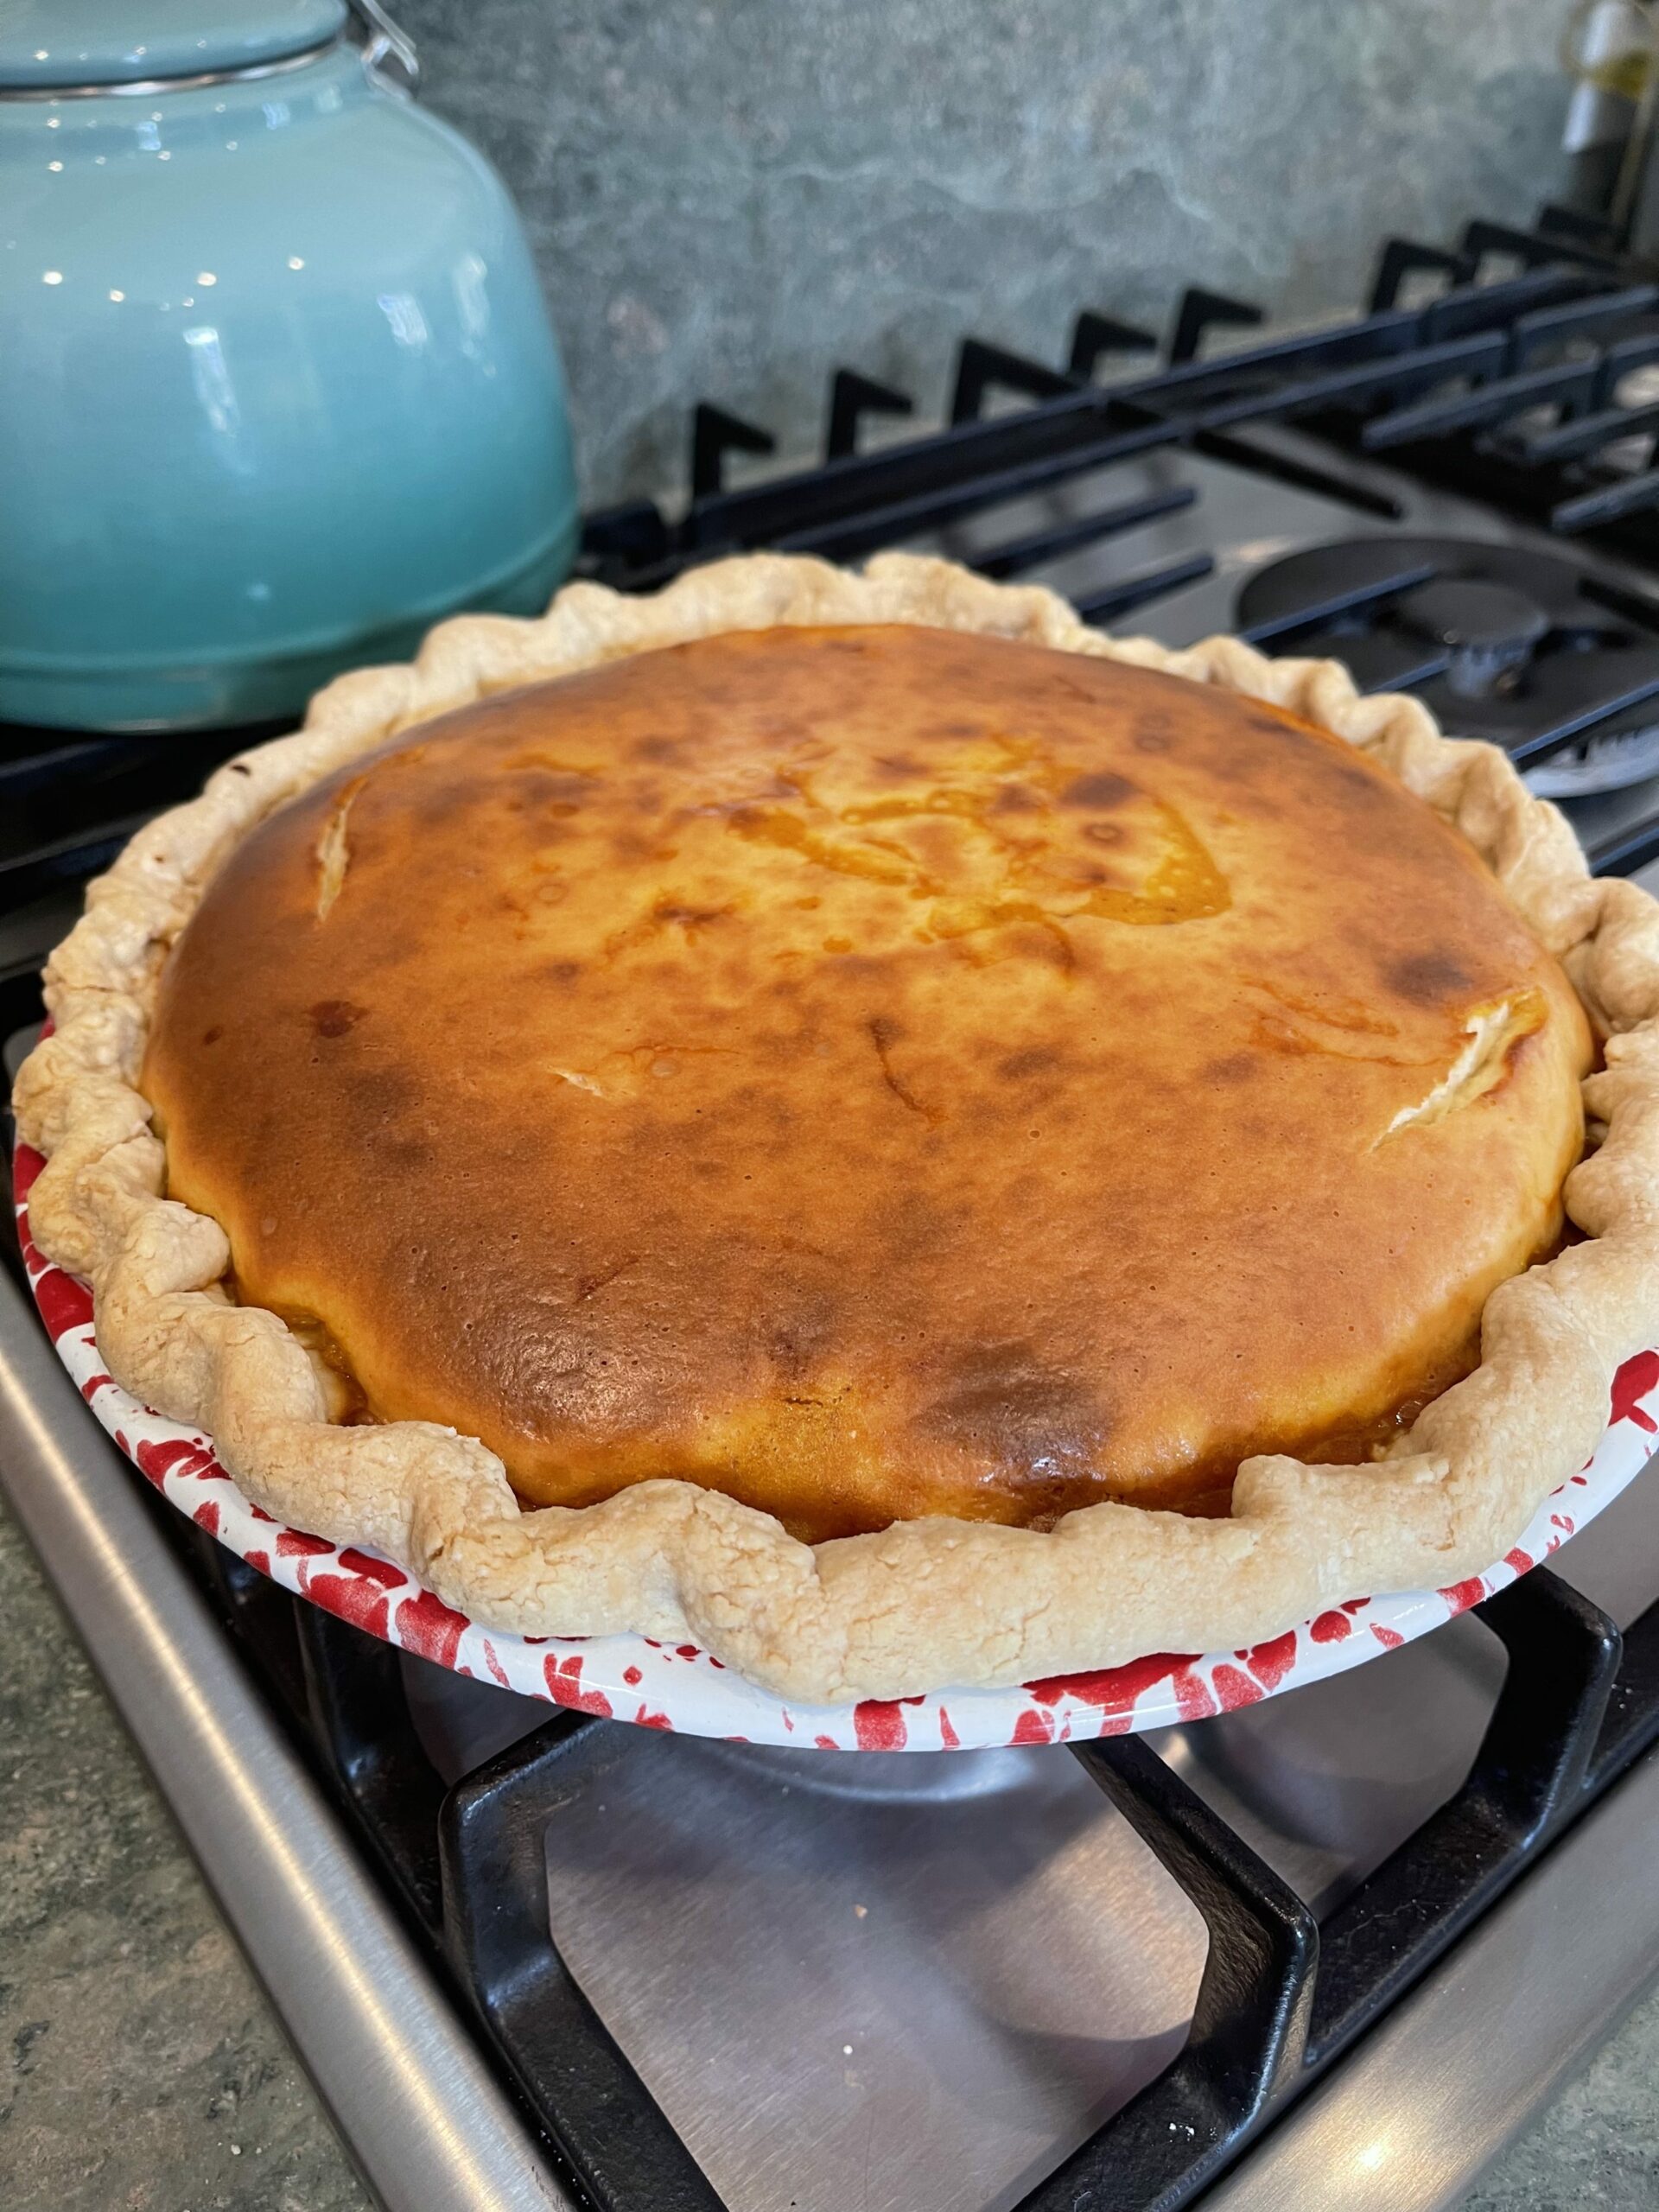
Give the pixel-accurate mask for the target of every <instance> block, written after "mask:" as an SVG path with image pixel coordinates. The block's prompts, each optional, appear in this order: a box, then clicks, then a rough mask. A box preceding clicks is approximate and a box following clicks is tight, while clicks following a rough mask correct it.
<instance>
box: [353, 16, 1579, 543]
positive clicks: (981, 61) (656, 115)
mask: <svg viewBox="0 0 1659 2212" xmlns="http://www.w3.org/2000/svg"><path fill="white" fill-rule="evenodd" d="M394 12H395V13H396V14H397V16H399V17H400V19H401V20H403V21H404V22H405V23H406V25H407V27H408V29H410V31H411V32H412V33H413V35H415V37H416V40H417V41H418V42H419V45H420V48H421V51H422V56H423V61H424V63H425V67H426V88H425V94H424V96H425V98H426V99H428V100H429V103H430V105H432V106H433V107H434V108H435V109H436V110H438V111H440V112H442V113H443V114H446V115H448V116H449V117H450V118H452V119H453V120H454V122H456V123H457V124H460V125H461V128H462V129H463V130H466V131H467V133H468V134H469V135H470V136H471V137H472V138H473V139H474V141H475V142H476V143H478V144H480V146H482V147H483V148H484V149H486V151H487V152H488V153H489V154H490V156H492V157H493V159H494V161H495V162H497V163H498V165H499V168H501V170H502V171H503V173H504V174H505V176H506V178H507V181H508V182H509V184H510V185H511V186H512V189H513V191H514V192H515V194H517V196H518V203H519V205H520V207H522V209H523V211H524V219H525V221H526V223H527V225H528V226H529V230H530V234H531V238H532V240H533V242H534V245H535V249H536V252H537V257H538V258H539V261H540V264H541V267H542V270H543V277H544V279H545V282H546V286H547V292H548V297H549V300H550V303H551V306H552V309H553V315H554V318H555V321H556V324H557V327H558V331H559V335H560V339H561V341H562V344H563V349H564V355H565V360H566V363H567V365H568V367H569V374H570V382H571V389H572V399H573V405H574V409H575V423H576V432H577V437H578V442H579V449H580V454H581V460H582V481H583V492H584V496H585V499H587V501H588V504H589V505H594V504H596V503H601V502H606V501H609V500H612V499H617V498H619V497H621V496H623V495H624V494H626V493H630V492H634V491H639V490H644V489H655V488H658V487H660V486H664V485H671V484H674V483H676V482H677V481H679V480H681V478H682V474H683V448H684V444H685V425H686V417H687V412H688V409H689V405H690V401H691V400H692V399H693V398H695V397H699V396H702V397H713V398H718V399H721V401H723V402H724V403H725V404H728V405H730V406H732V407H734V408H735V409H737V410H739V411H741V412H743V413H745V414H747V415H749V416H752V417H753V418H754V419H756V420H759V421H760V422H762V423H766V424H767V425H768V426H769V427H771V428H772V429H773V430H774V431H775V432H777V433H778V434H779V437H780V440H781V442H783V444H784V445H785V447H786V448H789V449H791V450H795V451H799V450H801V449H803V448H805V447H807V446H810V443H811V442H812V440H813V439H814V438H815V437H816V436H817V432H818V426H819V423H820V420H821V416H822V410H823V404H824V401H823V393H824V382H825V378H826V373H827V372H828V370H829V368H830V367H831V366H832V365H835V364H836V363H840V362H844V363H847V364H849V365H852V366H855V367H858V368H861V369H863V370H864V371H866V372H868V373H869V374H871V375H874V376H876V377H879V378H883V379H885V380H887V381H889V382H895V383H898V384H899V385H904V386H906V387H907V388H909V389H911V390H912V391H913V392H914V393H915V394H916V396H917V397H918V402H919V403H920V404H922V405H923V406H925V408H927V409H928V410H930V411H932V410H938V407H939V406H940V404H941V403H942V400H943V397H944V389H945V385H946V382H947V379H948V377H949V373H950V363H951V359H952V355H953V351H954V346H955V343H956V340H957V337H958V335H959V334H961V333H962V332H963V331H964V330H966V329H969V328H971V329H973V330H976V331H978V332H979V333H981V334H983V335H985V336H987V337H989V338H993V339H996V340H1001V342H1003V343H1005V344H1010V345H1015V346H1023V347H1025V348H1027V349H1028V350H1029V351H1032V352H1033V353H1037V354H1038V355H1039V356H1041V357H1043V358H1046V359H1058V357H1059V356H1060V354H1061V353H1062V352H1063V349H1064V343H1065V334H1066V332H1067V330H1068V328H1069V326H1070V322H1071V316H1072V315H1073V314H1074V313H1075V311H1076V310H1077V308H1079V307H1083V306H1093V307H1096V308H1103V309H1107V310H1110V311H1113V312H1116V313H1117V314H1119V315H1125V316H1128V317H1129V318H1131V319H1133V320H1137V321H1149V322H1151V323H1152V324H1154V326H1158V327H1161V326H1162V325H1163V323H1164V321H1165V320H1166V317H1167V315H1168V314H1169V312H1170V308H1171V306H1172V303H1173V301H1174V299H1175V298H1176V296H1178V294H1179V290H1180V289H1181V288H1182V286H1183V285H1184V284H1186V283H1204V284H1206V285H1209V286H1211V287H1212V288H1214V289H1220V290H1224V291H1232V292H1236V293H1239V294H1242V295H1243V296H1246V297H1249V298H1250V299H1253V300H1256V301H1258V302H1261V303H1262V305H1264V306H1265V307H1267V308H1268V309H1269V310H1270V311H1271V312H1272V313H1273V314H1274V316H1275V317H1290V318H1301V317H1308V316H1313V315H1319V313H1320V312H1321V311H1323V310H1325V309H1328V308H1333V307H1336V306H1340V305H1343V304H1344V303H1348V302H1353V301H1355V300H1356V299H1357V297H1358V296H1359V294H1360V292H1361V290H1362V288H1363V284H1364V283H1365V281H1366V279H1367V277H1368V275H1369V272H1370V266H1371V263H1372V260H1373V257H1374V255H1375V251H1376V245H1377V243H1378V241H1379V240H1380V239H1381V238H1383V236H1384V235H1385V234H1386V233H1388V232H1390V231H1408V232H1415V233H1418V234H1420V235H1421V236H1423V237H1426V238H1431V239H1442V238H1448V237H1449V236H1450V235H1451V234H1452V232H1453V231H1454V230H1455V229H1456V228H1457V227H1458V226H1459V225H1460V224H1461V222H1462V221H1463V220H1464V219H1466V217H1467V216H1469V215H1470V214H1472V213H1487V214H1491V215H1492V216H1494V217H1496V218H1497V219H1500V220H1503V219H1520V218H1524V217H1526V216H1528V215H1529V214H1530V213H1532V211H1533V210H1534V209H1535V207H1536V206H1537V204H1538V202H1539V201H1540V200H1541V199H1543V198H1545V197H1547V196H1548V194H1550V193H1551V192H1552V191H1554V190H1556V189H1558V188H1559V186H1560V174H1561V161H1560V154H1559V151H1558V146H1559V141H1560V128H1561V121H1562V117H1563V113H1564V111H1565V105H1566V99H1567V91H1566V85H1565V80H1564V79H1563V78H1562V75H1561V73H1560V63H1559V60H1558V58H1557V48H1558V44H1559V41H1560V34H1561V30H1562V28H1563V25H1564V22H1565V20H1566V17H1567V12H1568V8H1567V0H721V4H718V5H713V6H709V5H703V6H697V5H692V4H688V0H394Z"/></svg>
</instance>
